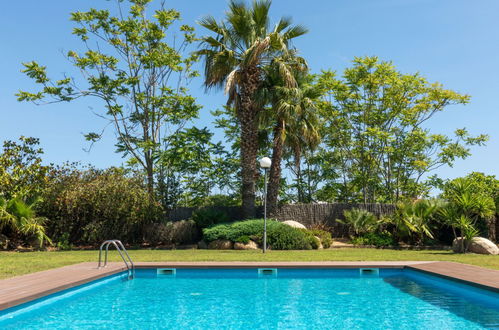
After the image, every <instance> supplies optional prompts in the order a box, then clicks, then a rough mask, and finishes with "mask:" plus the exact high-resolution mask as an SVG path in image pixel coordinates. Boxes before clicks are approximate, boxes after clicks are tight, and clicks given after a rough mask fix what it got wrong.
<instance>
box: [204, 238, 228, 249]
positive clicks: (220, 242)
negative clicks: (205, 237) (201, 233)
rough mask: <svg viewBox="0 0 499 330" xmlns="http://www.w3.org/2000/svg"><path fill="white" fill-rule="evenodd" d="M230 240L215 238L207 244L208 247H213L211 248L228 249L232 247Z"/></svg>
mask: <svg viewBox="0 0 499 330" xmlns="http://www.w3.org/2000/svg"><path fill="white" fill-rule="evenodd" d="M232 246H233V244H232V242H231V241H229V240H226V239H217V240H215V241H213V242H210V244H208V249H213V250H230V249H232Z"/></svg>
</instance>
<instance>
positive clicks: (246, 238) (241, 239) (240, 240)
mask: <svg viewBox="0 0 499 330" xmlns="http://www.w3.org/2000/svg"><path fill="white" fill-rule="evenodd" d="M250 240H251V239H250V237H249V236H247V235H243V236H239V237H238V238H236V240H235V242H236V243H243V244H248V243H249V241H250Z"/></svg>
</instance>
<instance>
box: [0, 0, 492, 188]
mask: <svg viewBox="0 0 499 330" xmlns="http://www.w3.org/2000/svg"><path fill="white" fill-rule="evenodd" d="M158 1H159V0H156V2H158ZM226 4H227V3H226V1H225V0H209V1H208V0H172V1H167V3H166V5H167V7H173V8H176V9H178V10H179V11H180V12H181V13H182V16H183V20H184V22H185V23H187V24H191V25H194V24H195V21H196V20H197V19H199V18H201V17H202V16H204V15H206V14H211V15H213V16H215V17H217V18H220V17H222V15H223V13H224V10H225V8H226ZM103 6H108V7H113V6H112V2H111V3H110V2H107V1H104V0H92V1H89V0H71V1H68V0H49V1H40V0H22V1H9V2H4V3H2V6H1V11H0V26H1V29H0V44H1V45H2V52H1V54H2V55H1V56H2V57H1V61H0V72H1V74H0V141H3V140H6V139H17V137H19V136H20V135H25V136H35V137H38V138H40V140H41V146H42V147H43V148H44V150H45V156H44V158H45V160H46V162H53V163H62V162H64V161H81V162H83V163H91V164H94V165H96V166H98V167H107V166H110V165H120V164H121V163H122V161H123V160H122V159H121V157H120V155H118V154H116V153H114V141H115V139H114V135H113V132H112V131H111V130H109V131H108V133H107V135H106V136H105V139H104V140H103V141H102V142H99V143H98V144H96V145H95V146H94V148H93V149H92V150H91V152H90V153H87V152H85V151H84V150H83V148H84V147H86V146H87V144H86V142H85V141H84V139H83V136H82V133H86V132H89V131H98V130H99V129H100V128H102V125H103V124H104V122H103V121H102V119H99V118H98V117H96V116H95V115H94V114H93V113H92V111H96V112H98V111H99V110H100V104H99V103H96V102H94V101H93V100H80V101H78V102H75V103H69V104H68V103H65V104H56V105H47V106H42V107H37V106H35V105H32V104H28V103H18V102H17V101H16V98H15V96H14V94H15V93H16V92H17V90H19V89H23V90H33V88H34V87H35V86H34V85H33V84H32V82H31V81H30V80H29V79H28V78H26V77H24V76H23V75H22V74H21V73H20V70H21V62H26V61H30V60H33V59H34V60H37V61H39V62H40V63H41V64H43V65H47V66H48V70H49V74H50V76H52V77H54V78H57V77H59V76H60V74H61V73H63V72H68V73H73V71H72V69H71V66H70V65H69V64H68V63H67V62H66V60H65V59H64V57H63V56H62V53H61V51H64V52H65V51H67V50H69V49H78V47H79V45H80V44H79V42H78V40H77V39H76V38H75V37H73V36H72V35H71V33H70V32H71V29H72V24H71V22H70V21H69V19H68V18H69V13H70V12H72V11H76V10H86V9H88V8H89V7H99V8H100V7H103ZM285 15H286V16H287V15H289V16H292V17H293V19H294V21H295V22H296V23H301V24H304V25H306V26H307V27H308V28H309V29H310V32H309V34H308V35H306V36H304V37H301V38H300V39H299V40H297V42H296V43H295V45H296V46H297V47H298V48H299V50H300V51H301V53H302V55H303V56H304V57H305V58H306V59H307V60H308V62H309V66H310V67H311V69H312V71H313V72H318V71H320V69H326V68H331V69H334V70H338V71H342V70H343V69H344V68H345V67H347V66H349V65H350V61H351V59H353V57H354V56H363V55H377V56H379V57H380V58H381V59H383V60H392V61H393V62H394V64H395V65H396V67H397V68H398V69H399V70H400V71H402V72H404V73H413V72H417V71H419V72H420V73H421V74H422V75H424V76H426V77H427V78H429V79H430V81H439V82H441V83H443V84H444V86H445V87H447V88H450V89H454V90H456V91H459V92H461V93H467V94H470V95H471V97H472V98H471V103H470V104H469V105H466V106H456V107H453V108H450V109H449V110H448V111H446V112H447V113H442V114H439V115H437V116H436V117H434V119H433V121H432V122H431V123H429V125H430V128H432V130H433V131H434V132H435V133H446V134H448V133H451V132H452V131H453V130H454V129H455V128H461V127H466V128H468V129H469V130H470V132H471V133H473V134H479V133H487V134H489V135H490V141H489V142H488V144H487V146H486V147H482V148H475V149H474V150H473V156H471V157H470V158H468V159H466V160H464V161H458V162H457V163H456V165H455V166H454V168H442V169H440V170H439V172H438V174H439V175H441V176H442V177H444V178H453V177H456V176H462V175H465V174H467V173H469V172H471V171H483V172H485V173H488V174H494V175H497V176H499V133H498V130H497V126H498V124H499V100H498V95H499V67H498V65H499V1H497V0H476V1H469V0H439V1H435V0H313V1H298V0H274V3H273V6H272V16H273V17H274V18H278V17H280V16H285ZM197 31H198V33H199V34H203V33H204V31H203V30H202V29H201V28H197ZM190 88H191V93H192V94H193V95H194V96H196V97H197V98H198V101H199V103H200V104H202V105H203V107H204V108H203V110H202V114H201V118H200V119H199V121H198V122H197V123H196V124H197V125H200V126H210V125H211V121H212V118H211V117H210V114H209V111H210V110H213V109H216V108H218V107H220V106H221V105H222V104H224V102H225V98H224V96H223V94H222V93H221V92H215V93H214V92H212V93H210V94H208V95H207V94H205V93H204V90H203V88H202V87H201V79H199V80H198V81H196V82H194V83H193V84H192V85H191V86H190ZM217 137H218V138H222V136H221V135H220V134H218V135H217Z"/></svg>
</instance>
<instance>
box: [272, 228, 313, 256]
mask: <svg viewBox="0 0 499 330" xmlns="http://www.w3.org/2000/svg"><path fill="white" fill-rule="evenodd" d="M267 235H268V237H267V242H268V244H269V246H270V248H271V249H273V250H311V249H317V248H318V247H319V241H318V240H317V239H316V238H315V237H314V235H312V234H310V233H309V232H306V231H303V230H300V229H297V228H293V227H291V226H288V225H282V226H279V227H277V226H274V227H272V228H271V229H270V230H268V233H267Z"/></svg>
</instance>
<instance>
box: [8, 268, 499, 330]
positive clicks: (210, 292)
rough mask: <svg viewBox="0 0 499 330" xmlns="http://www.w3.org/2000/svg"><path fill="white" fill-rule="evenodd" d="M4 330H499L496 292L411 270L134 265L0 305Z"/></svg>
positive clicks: (498, 296)
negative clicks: (366, 272) (132, 274)
mask: <svg viewBox="0 0 499 330" xmlns="http://www.w3.org/2000/svg"><path fill="white" fill-rule="evenodd" d="M0 328H1V329H68V328H72V329H85V328H92V329H165V328H166V329H168V328H170V329H172V328H178V329H213V328H217V329H243V328H244V329H333V328H334V329H483V328H498V329H499V294H497V293H493V292H489V291H486V290H480V289H476V288H473V287H469V286H466V285H461V284H458V283H455V282H451V281H447V280H443V279H438V278H435V277H431V276H428V275H425V274H422V273H419V272H415V271H410V270H385V269H380V271H379V276H376V275H374V276H365V277H364V276H360V275H359V270H358V269H344V270H328V269H308V270H307V269H278V271H277V276H273V275H270V276H260V277H259V276H258V272H257V270H256V269H242V270H241V269H240V270H237V269H223V270H220V269H219V270H215V269H211V270H210V269H204V270H203V269H177V272H176V275H175V277H173V276H168V275H167V276H164V275H157V272H156V270H155V269H151V270H137V271H136V278H135V279H133V280H127V279H126V276H125V275H124V274H121V275H116V276H112V277H108V278H106V279H103V280H100V281H97V282H94V283H91V284H89V285H85V286H81V287H79V288H77V289H76V290H69V291H65V292H62V293H59V294H56V295H52V296H49V297H47V298H44V299H41V300H38V301H35V302H32V303H29V304H25V305H22V306H20V307H17V308H13V309H10V310H6V311H3V312H0Z"/></svg>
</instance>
